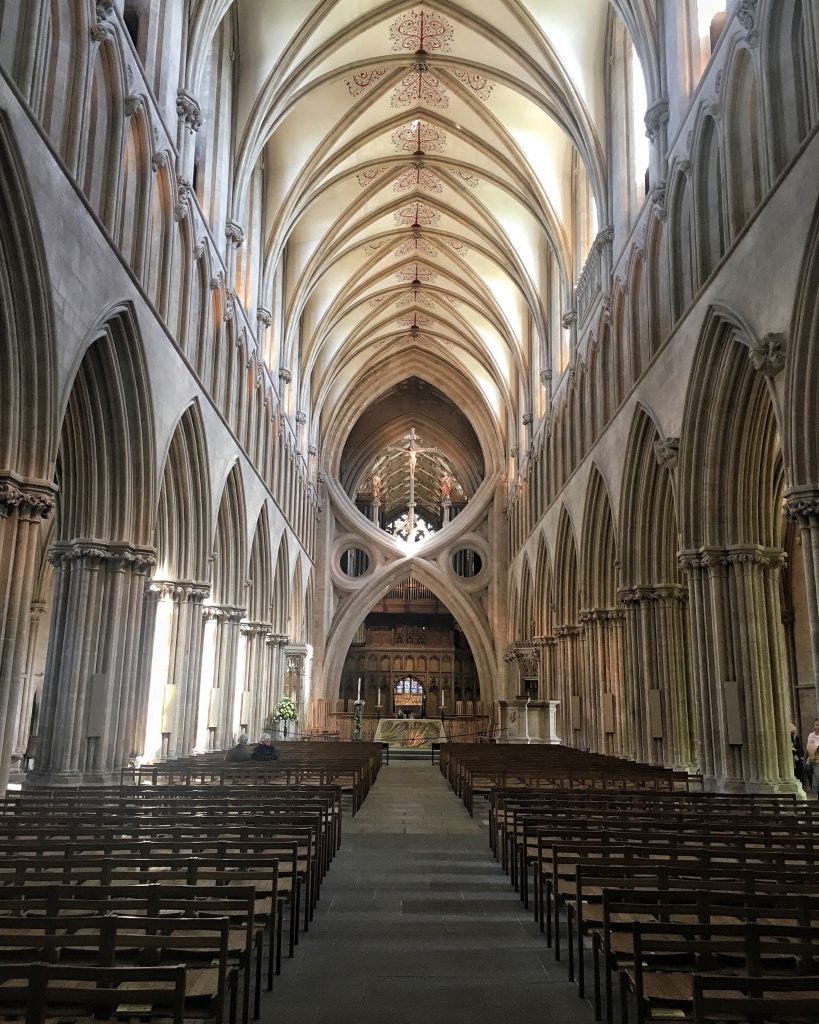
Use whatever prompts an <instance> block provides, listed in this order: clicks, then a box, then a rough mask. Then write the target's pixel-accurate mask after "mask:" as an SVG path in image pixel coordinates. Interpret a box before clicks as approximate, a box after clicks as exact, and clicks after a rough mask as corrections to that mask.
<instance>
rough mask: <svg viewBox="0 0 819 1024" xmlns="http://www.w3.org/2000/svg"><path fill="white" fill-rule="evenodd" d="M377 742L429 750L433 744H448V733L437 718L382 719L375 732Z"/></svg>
mask: <svg viewBox="0 0 819 1024" xmlns="http://www.w3.org/2000/svg"><path fill="white" fill-rule="evenodd" d="M375 742H376V743H389V745H390V746H391V747H412V748H413V749H415V750H424V749H426V750H429V748H430V747H431V746H432V744H433V743H444V742H446V733H445V732H444V725H443V722H441V721H440V720H439V719H437V718H382V719H381V721H380V722H379V723H378V727H377V728H376V730H375Z"/></svg>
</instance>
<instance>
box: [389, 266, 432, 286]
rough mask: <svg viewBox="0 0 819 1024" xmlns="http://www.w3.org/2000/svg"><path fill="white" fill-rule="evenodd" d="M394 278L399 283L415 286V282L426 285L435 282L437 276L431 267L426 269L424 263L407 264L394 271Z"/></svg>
mask: <svg viewBox="0 0 819 1024" xmlns="http://www.w3.org/2000/svg"><path fill="white" fill-rule="evenodd" d="M395 276H396V277H397V278H398V280H399V281H409V282H410V283H411V284H415V282H416V281H417V282H418V283H419V284H428V283H429V282H430V281H434V280H435V278H436V277H437V276H438V271H437V270H433V269H432V267H428V266H426V265H425V264H424V263H408V264H407V265H406V266H405V267H401V269H400V270H398V271H396V274H395Z"/></svg>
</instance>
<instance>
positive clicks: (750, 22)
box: [737, 0, 757, 32]
mask: <svg viewBox="0 0 819 1024" xmlns="http://www.w3.org/2000/svg"><path fill="white" fill-rule="evenodd" d="M756 7H757V0H739V6H738V7H737V21H739V23H740V25H742V27H743V28H744V29H745V31H746V32H753V31H754V29H755V28H756Z"/></svg>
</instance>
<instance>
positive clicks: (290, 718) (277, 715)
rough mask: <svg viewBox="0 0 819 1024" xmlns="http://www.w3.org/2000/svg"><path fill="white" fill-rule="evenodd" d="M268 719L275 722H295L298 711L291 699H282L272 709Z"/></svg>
mask: <svg viewBox="0 0 819 1024" xmlns="http://www.w3.org/2000/svg"><path fill="white" fill-rule="evenodd" d="M270 717H271V718H273V719H274V720H275V721H277V722H295V721H296V719H297V718H298V717H299V709H298V708H297V707H296V702H295V701H294V700H293V698H292V697H282V699H281V700H280V701H279V703H278V704H277V705H276V706H275V708H273V710H272V712H271V713H270Z"/></svg>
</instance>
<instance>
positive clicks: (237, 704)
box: [226, 634, 253, 746]
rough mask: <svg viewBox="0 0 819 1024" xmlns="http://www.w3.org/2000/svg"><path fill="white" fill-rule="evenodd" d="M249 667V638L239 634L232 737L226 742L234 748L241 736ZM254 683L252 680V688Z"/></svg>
mask: <svg viewBox="0 0 819 1024" xmlns="http://www.w3.org/2000/svg"><path fill="white" fill-rule="evenodd" d="M246 665H247V637H246V636H242V635H241V634H239V645H238V649H237V651H236V685H235V686H234V688H233V693H234V695H233V708H232V710H231V716H230V737H229V738H228V739H227V740H226V743H227V744H228V745H229V746H233V744H234V743H235V742H236V740H237V738H238V736H239V726H240V725H241V721H242V693H243V692H244V688H245V667H246ZM252 685H253V681H252V680H251V686H252Z"/></svg>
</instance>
